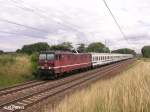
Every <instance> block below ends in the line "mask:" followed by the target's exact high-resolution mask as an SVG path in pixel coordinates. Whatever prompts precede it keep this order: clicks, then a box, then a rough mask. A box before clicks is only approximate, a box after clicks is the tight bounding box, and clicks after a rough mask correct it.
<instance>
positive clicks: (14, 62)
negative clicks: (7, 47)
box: [0, 54, 33, 88]
mask: <svg viewBox="0 0 150 112" xmlns="http://www.w3.org/2000/svg"><path fill="white" fill-rule="evenodd" d="M31 74H32V63H31V61H30V56H27V55H8V54H7V55H0V88H3V87H6V86H10V85H13V84H17V83H21V82H25V81H27V80H31V79H32V78H33V77H32V75H31Z"/></svg>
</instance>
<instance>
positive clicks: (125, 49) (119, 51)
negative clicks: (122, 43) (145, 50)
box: [112, 48, 136, 55]
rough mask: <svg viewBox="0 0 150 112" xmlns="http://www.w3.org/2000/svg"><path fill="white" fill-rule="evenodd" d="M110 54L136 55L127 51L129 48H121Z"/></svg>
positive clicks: (132, 51) (131, 51) (130, 50)
mask: <svg viewBox="0 0 150 112" xmlns="http://www.w3.org/2000/svg"><path fill="white" fill-rule="evenodd" d="M112 53H120V54H133V55H135V54H136V52H135V51H134V50H132V49H129V48H122V49H117V50H113V51H112Z"/></svg>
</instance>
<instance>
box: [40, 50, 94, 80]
mask: <svg viewBox="0 0 150 112" xmlns="http://www.w3.org/2000/svg"><path fill="white" fill-rule="evenodd" d="M91 66H92V62H91V54H88V53H79V54H78V53H71V52H59V51H54V52H52V51H45V52H41V53H40V55H39V76H40V78H41V77H43V76H44V77H46V78H47V77H52V78H56V77H57V76H59V75H62V74H63V73H69V72H71V71H75V70H80V69H87V68H91Z"/></svg>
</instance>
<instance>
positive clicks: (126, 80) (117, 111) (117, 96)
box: [45, 60, 150, 112]
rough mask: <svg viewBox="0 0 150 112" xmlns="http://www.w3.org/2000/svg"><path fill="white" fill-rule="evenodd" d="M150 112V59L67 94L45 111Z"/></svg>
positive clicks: (140, 61)
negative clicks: (109, 77) (53, 106)
mask: <svg viewBox="0 0 150 112" xmlns="http://www.w3.org/2000/svg"><path fill="white" fill-rule="evenodd" d="M50 111H52V112H150V61H147V60H146V61H144V60H139V61H138V63H137V64H136V65H135V66H133V67H130V68H129V69H128V70H127V71H124V72H122V73H120V75H118V76H116V77H114V78H111V79H107V80H101V81H99V82H96V83H95V84H93V85H91V86H89V87H88V88H86V89H83V90H81V91H77V92H75V93H74V94H72V95H70V96H66V97H65V99H64V100H63V101H61V102H60V104H59V105H58V106H56V107H55V108H54V109H53V110H51V108H50V106H47V107H46V108H45V112H50Z"/></svg>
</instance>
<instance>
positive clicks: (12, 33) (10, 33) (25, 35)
mask: <svg viewBox="0 0 150 112" xmlns="http://www.w3.org/2000/svg"><path fill="white" fill-rule="evenodd" d="M0 33H3V34H9V35H16V36H24V37H29V36H30V37H31V35H27V34H19V33H14V32H8V31H1V30H0ZM32 37H37V36H34V35H32ZM37 38H40V37H37Z"/></svg>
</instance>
